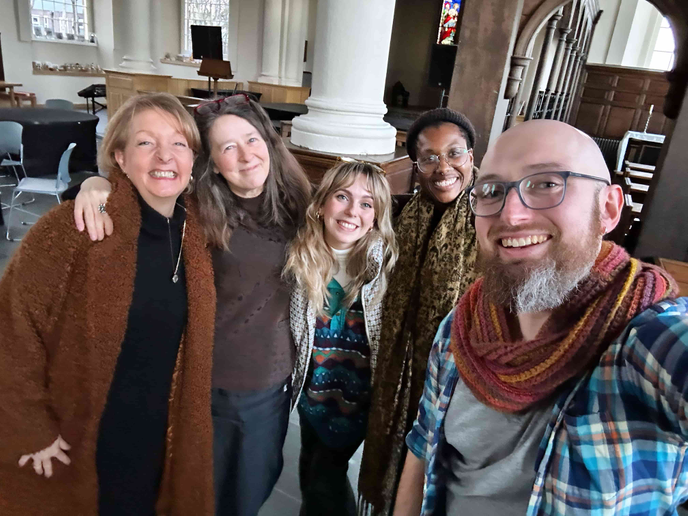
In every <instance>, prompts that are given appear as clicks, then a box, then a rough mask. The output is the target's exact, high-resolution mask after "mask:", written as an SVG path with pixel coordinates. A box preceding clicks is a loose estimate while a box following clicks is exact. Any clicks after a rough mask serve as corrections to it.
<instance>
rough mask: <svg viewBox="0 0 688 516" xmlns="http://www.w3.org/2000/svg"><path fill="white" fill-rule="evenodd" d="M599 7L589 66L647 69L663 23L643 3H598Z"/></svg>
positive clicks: (626, 0) (611, 0) (627, 0)
mask: <svg viewBox="0 0 688 516" xmlns="http://www.w3.org/2000/svg"><path fill="white" fill-rule="evenodd" d="M600 8H601V9H602V10H603V11H604V12H603V14H602V17H601V18H600V21H599V23H598V24H597V29H596V30H595V35H594V37H593V39H592V44H591V47H590V52H589V57H588V63H595V64H609V65H620V66H628V67H633V68H644V67H646V66H647V65H648V64H649V61H650V58H651V55H652V50H653V49H654V43H655V40H656V37H657V36H656V34H657V30H658V27H659V24H660V23H661V20H662V16H661V14H660V13H659V11H658V10H657V9H656V8H655V7H654V6H653V5H652V4H651V3H649V2H647V1H646V0H600Z"/></svg>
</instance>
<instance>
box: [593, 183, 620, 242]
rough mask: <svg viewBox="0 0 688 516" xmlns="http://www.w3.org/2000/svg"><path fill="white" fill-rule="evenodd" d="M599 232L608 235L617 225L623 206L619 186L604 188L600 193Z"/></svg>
mask: <svg viewBox="0 0 688 516" xmlns="http://www.w3.org/2000/svg"><path fill="white" fill-rule="evenodd" d="M599 203H600V224H601V225H602V227H601V228H600V232H601V233H602V234H606V233H609V232H610V231H611V230H613V229H614V228H615V227H616V226H617V224H618V223H619V219H620V218H621V210H622V209H623V206H624V195H623V190H622V189H621V187H620V186H619V185H609V186H606V187H605V188H604V189H603V190H602V192H601V193H600V198H599Z"/></svg>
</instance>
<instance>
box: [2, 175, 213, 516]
mask: <svg viewBox="0 0 688 516" xmlns="http://www.w3.org/2000/svg"><path fill="white" fill-rule="evenodd" d="M111 180H112V181H113V192H112V195H111V196H110V200H109V202H108V213H109V214H110V216H111V217H112V219H113V222H114V224H115V227H116V228H117V231H116V232H115V234H114V235H113V236H112V237H110V238H108V239H106V240H105V241H103V242H99V243H94V242H91V241H90V240H89V238H88V236H86V235H85V234H82V233H78V232H77V231H75V230H74V223H73V216H72V209H73V206H72V203H71V202H67V203H64V204H62V205H61V206H59V207H57V208H55V209H54V210H52V211H51V212H50V213H48V214H47V215H46V216H44V217H43V218H42V219H41V220H39V222H38V223H37V224H36V225H35V226H34V227H33V228H32V229H31V231H30V232H29V234H28V235H27V237H26V239H25V240H24V241H23V242H22V245H21V247H20V248H19V249H18V250H17V251H16V253H15V255H14V257H13V259H12V261H11V262H10V264H9V266H8V268H7V270H6V272H5V275H4V276H3V278H2V280H0V421H1V422H2V424H0V514H2V515H3V516H10V515H18V516H19V515H22V516H24V515H34V514H35V515H56V516H57V515H65V514H78V515H92V514H96V513H97V497H98V483H97V475H96V461H95V457H96V439H97V435H98V426H99V422H100V417H101V415H102V412H103V408H104V406H105V402H106V398H107V395H108V391H109V388H110V384H111V381H112V378H113V373H114V370H115V365H116V363H117V358H118V355H119V352H120V347H121V343H122V340H123V338H124V334H125V330H126V324H127V317H128V313H129V307H130V304H131V299H132V293H133V286H134V277H135V273H136V256H137V237H138V233H139V228H140V224H141V212H140V206H139V204H138V201H137V199H136V193H135V191H134V189H133V187H132V186H131V183H130V182H129V181H128V180H126V179H125V178H124V176H123V175H122V174H119V173H116V174H112V175H111ZM186 206H187V208H188V215H187V217H188V219H187V220H188V222H187V230H186V238H185V241H184V253H183V256H184V258H183V259H184V264H185V268H186V284H187V294H188V320H187V326H186V330H185V332H184V336H183V337H182V343H181V345H180V350H179V355H178V357H177V365H176V367H175V373H174V378H173V383H172V390H171V393H170V411H169V421H168V431H167V448H166V457H165V468H164V473H163V479H162V482H161V487H160V496H159V500H158V514H160V515H179V516H182V515H184V516H186V515H189V514H194V515H208V516H211V515H213V512H214V504H213V483H212V470H213V468H212V423H211V414H210V381H211V370H212V366H211V360H212V342H213V326H214V316H215V289H214V284H213V273H212V265H211V259H210V253H209V252H208V249H207V248H206V244H205V240H204V237H203V233H202V230H201V227H200V224H199V220H198V212H197V208H196V206H195V204H194V203H193V202H192V199H186ZM58 435H61V436H62V437H63V438H64V439H65V441H67V443H69V444H70V445H71V446H72V449H71V450H70V451H69V452H68V453H69V456H70V458H71V460H72V463H71V465H69V466H65V465H63V464H61V463H60V462H58V461H56V460H53V467H54V473H53V476H52V478H50V479H46V478H45V477H42V476H38V475H36V474H35V472H34V471H33V468H32V467H31V464H27V465H26V466H24V467H23V468H19V467H18V466H17V461H18V460H19V457H20V456H21V455H22V454H25V453H33V452H36V451H39V450H41V449H44V448H46V447H47V446H49V445H50V444H52V442H53V441H54V440H55V439H56V438H57V436H58Z"/></svg>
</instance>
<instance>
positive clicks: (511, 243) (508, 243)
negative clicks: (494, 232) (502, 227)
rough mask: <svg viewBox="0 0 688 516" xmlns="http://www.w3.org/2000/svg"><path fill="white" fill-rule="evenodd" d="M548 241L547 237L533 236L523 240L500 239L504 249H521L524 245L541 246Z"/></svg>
mask: <svg viewBox="0 0 688 516" xmlns="http://www.w3.org/2000/svg"><path fill="white" fill-rule="evenodd" d="M549 239H550V237H549V235H533V236H528V237H525V238H502V245H503V246H504V247H523V246H526V245H533V244H541V243H542V242H544V241H545V240H549Z"/></svg>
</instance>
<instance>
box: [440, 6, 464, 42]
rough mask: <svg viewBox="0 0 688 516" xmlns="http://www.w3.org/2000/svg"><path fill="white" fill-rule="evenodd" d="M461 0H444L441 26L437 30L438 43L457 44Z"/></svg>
mask: <svg viewBox="0 0 688 516" xmlns="http://www.w3.org/2000/svg"><path fill="white" fill-rule="evenodd" d="M460 10H461V0H443V2H442V14H441V16H440V27H439V30H438V31H437V43H440V44H442V45H456V44H457V43H458V42H457V41H456V26H457V25H458V22H459V11H460Z"/></svg>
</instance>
